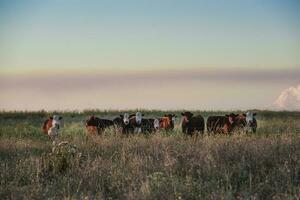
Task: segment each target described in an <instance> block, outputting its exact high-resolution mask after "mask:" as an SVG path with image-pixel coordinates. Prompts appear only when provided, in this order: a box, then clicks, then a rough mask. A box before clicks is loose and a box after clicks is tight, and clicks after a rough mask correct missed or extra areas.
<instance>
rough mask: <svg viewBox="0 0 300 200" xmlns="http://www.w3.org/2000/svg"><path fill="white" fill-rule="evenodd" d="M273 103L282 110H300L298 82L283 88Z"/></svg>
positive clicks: (299, 87)
mask: <svg viewBox="0 0 300 200" xmlns="http://www.w3.org/2000/svg"><path fill="white" fill-rule="evenodd" d="M274 105H275V106H276V108H278V109H283V110H300V84H299V85H298V86H296V87H289V88H287V89H285V90H283V91H282V92H281V94H280V95H279V97H278V98H277V100H276V101H275V102H274Z"/></svg>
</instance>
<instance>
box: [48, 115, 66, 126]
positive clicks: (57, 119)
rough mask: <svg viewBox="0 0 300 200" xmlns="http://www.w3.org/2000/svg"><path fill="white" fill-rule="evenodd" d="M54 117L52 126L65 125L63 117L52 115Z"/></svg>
mask: <svg viewBox="0 0 300 200" xmlns="http://www.w3.org/2000/svg"><path fill="white" fill-rule="evenodd" d="M50 119H52V127H54V128H56V129H59V128H61V127H62V126H63V122H62V119H63V118H62V117H61V116H58V115H53V117H50Z"/></svg>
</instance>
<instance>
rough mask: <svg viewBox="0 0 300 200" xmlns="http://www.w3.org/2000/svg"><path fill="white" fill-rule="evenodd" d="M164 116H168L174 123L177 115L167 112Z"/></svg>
mask: <svg viewBox="0 0 300 200" xmlns="http://www.w3.org/2000/svg"><path fill="white" fill-rule="evenodd" d="M164 117H168V118H169V119H170V122H172V123H173V124H174V123H175V120H176V117H177V116H176V115H175V114H167V115H165V116H164Z"/></svg>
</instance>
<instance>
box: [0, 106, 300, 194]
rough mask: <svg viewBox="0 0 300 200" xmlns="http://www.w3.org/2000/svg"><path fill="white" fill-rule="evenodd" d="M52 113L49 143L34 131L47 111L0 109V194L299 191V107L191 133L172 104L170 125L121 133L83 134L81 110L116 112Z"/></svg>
mask: <svg viewBox="0 0 300 200" xmlns="http://www.w3.org/2000/svg"><path fill="white" fill-rule="evenodd" d="M129 112H134V111H129ZM142 112H143V113H145V116H146V117H151V116H162V115H163V114H164V113H168V112H162V111H142ZM237 112H240V111H237ZM56 113H58V114H61V115H62V116H63V117H64V122H65V126H64V128H63V129H62V130H61V135H60V136H59V141H57V142H56V144H53V142H52V141H50V140H49V139H48V138H47V137H46V136H45V135H43V134H42V132H41V125H42V123H43V121H44V120H45V119H46V118H47V117H48V116H50V115H51V114H53V113H46V112H42V111H41V112H2V113H0V199H271V198H273V199H299V198H300V135H299V134H300V112H271V111H257V113H258V116H257V119H258V131H257V133H256V134H252V135H251V134H250V135H246V134H235V135H232V136H223V135H217V136H208V135H206V134H204V135H203V136H201V137H198V138H190V137H186V136H184V135H183V134H182V133H181V130H180V118H181V117H180V111H178V112H177V111H176V112H175V113H176V114H177V115H178V117H179V119H178V120H177V124H176V127H175V130H174V131H173V132H159V133H157V134H153V135H146V136H145V135H132V136H128V137H125V136H121V135H118V134H115V133H114V131H113V130H108V131H107V132H106V133H105V134H104V135H102V136H95V137H88V136H86V133H85V129H84V126H83V123H82V122H83V121H84V120H85V119H86V118H87V117H88V116H90V115H91V114H96V115H97V116H101V117H105V118H113V117H115V116H118V114H119V112H118V111H97V110H90V111H84V112H80V113H79V112H64V113H59V112H56ZM173 113H174V112H173ZM194 113H201V114H202V115H203V116H204V117H205V118H207V116H209V115H218V114H224V113H225V112H208V111H205V112H201V111H195V112H194ZM60 141H68V142H69V143H68V144H66V145H62V146H59V145H58V143H59V142H60Z"/></svg>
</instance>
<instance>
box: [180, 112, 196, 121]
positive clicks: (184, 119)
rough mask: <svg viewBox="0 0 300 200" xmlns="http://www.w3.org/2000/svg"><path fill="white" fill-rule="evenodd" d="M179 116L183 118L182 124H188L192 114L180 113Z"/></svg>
mask: <svg viewBox="0 0 300 200" xmlns="http://www.w3.org/2000/svg"><path fill="white" fill-rule="evenodd" d="M181 115H182V116H183V118H182V122H184V123H189V122H190V120H191V118H192V117H193V115H194V114H193V113H191V112H184V113H181Z"/></svg>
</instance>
